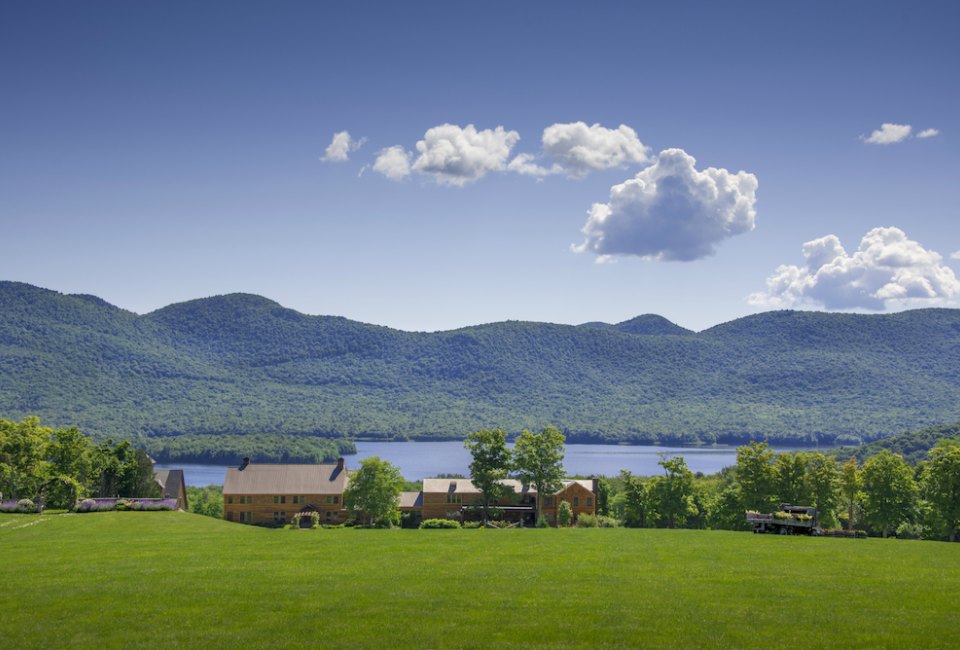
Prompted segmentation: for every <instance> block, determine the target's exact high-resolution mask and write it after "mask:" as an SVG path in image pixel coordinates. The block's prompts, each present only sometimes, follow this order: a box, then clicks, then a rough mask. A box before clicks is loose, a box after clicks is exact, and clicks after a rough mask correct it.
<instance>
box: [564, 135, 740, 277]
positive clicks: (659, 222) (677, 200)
mask: <svg viewBox="0 0 960 650" xmlns="http://www.w3.org/2000/svg"><path fill="white" fill-rule="evenodd" d="M696 162H697V161H696V160H695V159H694V158H693V156H690V155H689V154H687V153H686V152H685V151H683V150H682V149H667V150H665V151H662V152H660V157H659V159H658V160H657V161H656V162H655V163H654V164H653V165H651V166H649V167H647V168H646V169H643V170H641V171H640V172H639V173H638V174H637V175H636V176H635V177H634V178H632V179H630V180H627V181H625V182H623V183H621V184H619V185H614V186H613V187H611V188H610V201H609V203H594V204H593V207H592V208H591V209H590V210H589V211H588V214H589V217H588V219H587V223H586V225H584V227H583V233H584V234H585V235H586V239H585V240H584V241H583V243H581V244H579V245H575V246H573V247H572V250H573V251H574V252H577V253H582V252H585V251H589V252H592V253H596V254H597V255H599V256H609V255H638V256H640V257H643V258H645V259H652V260H678V261H691V260H696V259H700V258H703V257H706V256H708V255H711V254H712V253H713V252H714V247H715V246H716V244H718V243H720V242H721V241H723V240H724V239H726V238H728V237H731V236H733V235H737V234H740V233H744V232H748V231H750V230H753V228H754V220H755V218H756V210H755V209H754V204H755V203H756V192H757V187H758V182H757V177H756V176H754V175H753V174H748V173H747V172H742V171H741V172H738V173H736V174H733V173H731V172H728V171H727V170H726V169H716V168H713V167H709V168H707V169H705V170H703V171H698V170H697V169H696Z"/></svg>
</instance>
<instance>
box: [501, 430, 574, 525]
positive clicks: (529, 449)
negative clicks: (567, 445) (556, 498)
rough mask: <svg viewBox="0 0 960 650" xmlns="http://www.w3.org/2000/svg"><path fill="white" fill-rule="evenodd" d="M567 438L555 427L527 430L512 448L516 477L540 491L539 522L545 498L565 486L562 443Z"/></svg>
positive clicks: (538, 496) (538, 503)
mask: <svg viewBox="0 0 960 650" xmlns="http://www.w3.org/2000/svg"><path fill="white" fill-rule="evenodd" d="M565 440H566V438H564V435H563V434H562V433H561V432H560V430H559V429H557V428H556V427H554V426H552V425H551V426H547V427H546V428H544V429H543V431H541V432H540V433H531V432H530V431H526V430H524V431H523V433H521V434H520V435H519V436H517V441H516V444H514V447H513V463H512V465H513V468H514V473H515V476H516V477H517V478H518V479H519V480H520V482H521V483H523V484H524V485H532V486H533V487H534V488H535V489H536V491H537V519H540V517H541V516H542V514H543V500H544V497H546V496H549V495H553V494H555V493H556V492H557V491H558V490H559V489H560V488H561V487H563V450H564V448H563V443H564V442H565Z"/></svg>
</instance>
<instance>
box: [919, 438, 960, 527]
mask: <svg viewBox="0 0 960 650" xmlns="http://www.w3.org/2000/svg"><path fill="white" fill-rule="evenodd" d="M923 495H924V498H926V500H927V501H928V502H929V503H930V505H931V506H933V509H934V511H935V512H936V514H937V516H938V518H939V519H940V520H942V521H943V523H944V525H945V528H946V530H945V532H946V534H947V535H948V536H949V537H950V541H951V542H955V541H957V536H958V534H960V443H958V442H957V441H955V440H953V441H948V440H942V441H941V442H940V443H939V444H938V445H937V446H936V447H934V448H933V449H931V450H930V452H929V454H928V456H927V461H926V463H925V464H924V468H923Z"/></svg>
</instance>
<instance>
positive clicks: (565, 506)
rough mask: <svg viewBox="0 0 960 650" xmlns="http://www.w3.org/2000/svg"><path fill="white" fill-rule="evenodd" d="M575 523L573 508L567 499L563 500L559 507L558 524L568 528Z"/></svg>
mask: <svg viewBox="0 0 960 650" xmlns="http://www.w3.org/2000/svg"><path fill="white" fill-rule="evenodd" d="M572 523H573V508H572V507H570V504H569V503H567V502H566V501H561V502H560V505H559V506H558V507H557V526H560V527H562V528H566V527H567V526H569V525H570V524H572Z"/></svg>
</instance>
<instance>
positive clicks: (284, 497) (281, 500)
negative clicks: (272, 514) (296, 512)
mask: <svg viewBox="0 0 960 650" xmlns="http://www.w3.org/2000/svg"><path fill="white" fill-rule="evenodd" d="M286 502H287V495H286V494H284V495H282V496H281V497H280V503H286Z"/></svg>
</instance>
